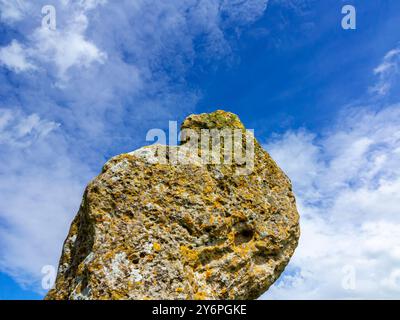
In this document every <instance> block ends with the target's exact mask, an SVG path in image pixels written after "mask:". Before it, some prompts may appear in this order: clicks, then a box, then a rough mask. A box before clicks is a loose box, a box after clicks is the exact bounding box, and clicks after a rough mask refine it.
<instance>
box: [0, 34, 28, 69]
mask: <svg viewBox="0 0 400 320" xmlns="http://www.w3.org/2000/svg"><path fill="white" fill-rule="evenodd" d="M0 65H4V66H6V67H7V68H9V69H11V70H13V71H15V72H16V73H19V72H23V71H27V70H32V69H35V66H34V65H33V64H32V63H30V62H29V61H28V58H27V55H26V52H25V49H24V48H23V47H22V45H21V44H20V43H19V42H18V41H16V40H13V41H12V42H11V44H10V45H8V46H6V47H3V48H0Z"/></svg>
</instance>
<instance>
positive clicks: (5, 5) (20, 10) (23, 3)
mask: <svg viewBox="0 0 400 320" xmlns="http://www.w3.org/2000/svg"><path fill="white" fill-rule="evenodd" d="M29 6H30V4H29V2H28V1H27V0H0V20H1V21H4V22H7V23H12V22H15V21H18V20H21V19H22V18H23V17H24V15H25V13H26V11H27V10H28V8H29Z"/></svg>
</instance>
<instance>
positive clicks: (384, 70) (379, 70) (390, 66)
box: [370, 48, 400, 96]
mask: <svg viewBox="0 0 400 320" xmlns="http://www.w3.org/2000/svg"><path fill="white" fill-rule="evenodd" d="M399 72H400V48H395V49H393V50H390V51H389V52H388V53H387V54H386V55H385V57H384V58H383V60H382V63H381V64H380V65H379V66H378V67H376V68H375V70H374V73H375V75H377V76H378V77H379V80H378V82H377V83H376V84H375V85H374V86H373V87H371V88H370V91H371V92H372V93H376V94H378V95H381V96H383V95H386V94H387V93H388V92H389V91H390V90H391V89H392V86H393V84H394V82H395V81H396V80H398V75H399Z"/></svg>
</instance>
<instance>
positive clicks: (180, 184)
mask: <svg viewBox="0 0 400 320" xmlns="http://www.w3.org/2000/svg"><path fill="white" fill-rule="evenodd" d="M182 128H183V129H184V128H191V129H194V130H200V129H205V128H209V129H211V128H219V129H221V128H238V129H242V130H244V126H243V124H242V123H241V122H240V120H239V118H238V117H237V116H236V115H234V114H232V113H228V112H224V111H216V112H214V113H211V114H200V115H192V116H190V117H188V118H187V119H186V120H185V121H184V123H183V125H182ZM171 148H176V149H177V150H180V149H182V150H184V148H186V146H185V144H183V145H181V146H177V147H171ZM171 148H169V149H171ZM166 149H168V148H167V147H165V146H150V147H145V148H141V149H139V150H137V151H135V152H132V153H130V154H123V155H119V156H116V157H114V158H112V159H111V160H109V161H108V162H107V163H106V164H105V166H104V168H103V170H102V173H101V174H100V175H99V176H98V177H97V178H95V179H94V180H93V181H92V182H91V183H90V184H89V185H88V186H87V188H86V191H85V194H84V196H83V201H82V204H81V207H80V210H79V212H78V214H77V216H76V217H75V219H74V221H73V222H72V225H71V228H70V231H69V234H68V236H67V239H66V240H65V243H64V247H63V252H62V256H61V259H60V265H59V269H58V275H57V280H56V284H55V287H54V288H53V289H52V290H50V291H49V293H48V294H47V296H46V299H255V298H258V297H259V296H260V295H261V294H262V293H264V292H265V291H266V290H267V289H268V288H269V286H270V285H271V284H273V283H274V281H275V280H276V279H277V278H278V277H279V275H280V274H281V272H282V271H283V269H284V268H285V266H286V265H287V263H288V262H289V259H290V257H291V256H292V254H293V252H294V250H295V248H296V246H297V242H298V238H299V233H300V231H299V216H298V213H297V210H296V204H295V198H294V195H293V193H292V188H291V183H290V181H289V179H288V178H287V176H286V175H285V174H284V173H283V172H282V171H281V169H280V168H279V167H278V166H277V165H276V163H275V162H274V161H273V160H272V158H271V157H270V156H269V155H268V153H267V152H265V151H264V150H263V149H262V148H261V146H260V145H259V144H258V143H257V141H255V147H254V150H255V158H254V170H253V172H251V173H250V174H248V175H237V174H235V169H236V167H237V166H235V165H224V164H221V165H205V164H202V163H200V162H196V161H192V162H191V163H189V164H179V163H178V164H173V165H172V164H168V163H166V164H161V163H158V162H157V161H155V160H154V157H153V156H154V154H155V152H159V151H160V150H161V151H162V150H164V151H165V150H166ZM187 157H190V152H189V153H187Z"/></svg>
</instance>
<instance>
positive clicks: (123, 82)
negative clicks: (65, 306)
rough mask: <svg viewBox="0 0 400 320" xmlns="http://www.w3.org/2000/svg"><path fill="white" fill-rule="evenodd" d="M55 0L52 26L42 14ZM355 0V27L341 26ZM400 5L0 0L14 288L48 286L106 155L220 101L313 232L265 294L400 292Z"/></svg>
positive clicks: (2, 248)
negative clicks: (50, 268) (250, 136)
mask: <svg viewBox="0 0 400 320" xmlns="http://www.w3.org/2000/svg"><path fill="white" fill-rule="evenodd" d="M46 4H52V5H54V6H55V7H56V12H57V29H56V30H55V31H50V30H46V29H42V28H41V26H40V25H41V19H42V15H41V8H42V6H43V5H46ZM345 4H352V5H354V6H355V8H356V10H357V29H356V30H343V29H342V27H341V19H342V17H343V15H342V14H341V9H342V7H343V6H344V5H345ZM399 10H400V3H399V2H398V1H395V0H386V1H385V0H368V1H365V0H363V1H340V0H327V1H315V0H297V1H296V0H270V1H266V0H243V1H233V0H232V1H224V0H219V1H211V0H202V1H195V0H186V1H168V2H166V3H161V2H160V1H152V0H147V1H141V0H137V1H123V0H121V1H118V2H116V1H106V0H86V1H73V0H58V1H56V0H54V1H35V4H32V3H31V2H29V1H23V0H20V1H9V0H0V83H1V86H0V163H1V166H0V272H1V273H0V299H13V298H25V299H32V298H41V297H43V294H44V291H43V290H42V289H41V285H40V283H41V279H42V276H43V275H42V274H41V268H42V266H44V265H57V261H58V258H59V255H60V252H61V246H62V242H63V240H64V238H65V236H66V234H67V231H68V227H69V224H70V222H71V220H72V218H73V217H74V215H75V213H76V211H77V208H78V206H79V203H80V200H81V195H82V191H83V188H84V187H85V185H86V184H87V182H88V181H89V180H90V179H92V178H93V177H94V176H95V175H96V174H97V173H98V172H99V170H100V168H101V166H102V165H103V164H104V162H105V161H106V160H107V159H108V158H110V157H111V156H113V155H116V154H120V153H123V152H128V151H132V150H134V149H136V148H138V147H140V146H142V145H145V144H148V143H146V141H145V136H146V132H147V131H148V130H150V129H152V128H167V127H168V121H169V120H175V121H178V122H179V121H181V120H182V119H184V118H185V117H186V116H187V115H188V114H190V113H194V112H195V113H199V112H208V111H212V110H215V109H220V108H222V109H225V110H229V111H232V112H235V113H237V114H238V115H239V116H240V118H241V119H242V121H243V122H244V123H245V125H246V126H247V127H248V128H253V129H255V134H256V136H257V138H258V139H259V140H260V141H261V142H262V143H263V144H264V145H265V148H266V149H267V151H269V152H270V153H271V154H272V156H273V157H274V158H275V159H276V160H277V162H278V163H279V164H280V165H281V166H282V168H283V169H284V170H285V171H286V172H287V173H288V174H289V176H290V177H291V179H292V181H293V185H294V190H295V192H296V195H297V200H298V205H299V211H300V214H301V216H302V238H301V241H300V245H299V248H298V250H297V252H296V254H295V256H294V258H293V260H292V261H291V263H290V265H289V266H288V268H287V271H286V272H285V274H284V275H283V276H282V277H281V279H280V280H279V281H278V283H277V284H275V285H274V286H273V288H271V290H269V292H268V293H267V294H266V295H265V296H264V298H267V299H275V298H283V299H285V298H321V299H326V298H395V297H398V296H399V295H400V269H398V266H399V265H400V264H399V262H400V239H399V232H398V230H399V229H400V212H399V209H398V203H399V201H400V198H399V196H400V170H399V166H398V163H399V160H400V136H399V132H400V111H399V110H400V108H399V105H398V103H399V102H400V101H399V98H400V97H399V93H398V92H399V90H398V89H399V85H398V80H399V76H398V75H399V72H400V32H399V30H400V29H399V26H400V15H399V14H397V12H400V11H399ZM350 244H351V245H350ZM349 270H350V274H353V275H354V278H355V285H354V288H353V287H352V288H350V289H349V288H347V287H346V285H343V281H346V279H347V278H346V276H347V275H348V271H349ZM346 288H347V289H346Z"/></svg>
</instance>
